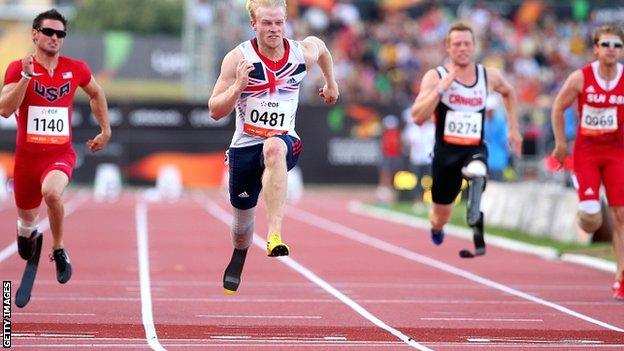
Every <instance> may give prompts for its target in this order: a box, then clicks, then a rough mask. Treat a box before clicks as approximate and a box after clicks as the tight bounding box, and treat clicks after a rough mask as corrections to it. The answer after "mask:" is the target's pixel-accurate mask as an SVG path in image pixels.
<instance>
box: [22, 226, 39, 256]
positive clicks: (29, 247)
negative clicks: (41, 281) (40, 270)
mask: <svg viewBox="0 0 624 351" xmlns="http://www.w3.org/2000/svg"><path fill="white" fill-rule="evenodd" d="M38 235H41V233H39V232H38V231H37V230H33V232H32V233H30V236H29V237H25V236H21V235H18V236H17V252H18V253H19V255H20V257H21V258H23V259H25V260H27V261H28V260H29V259H30V258H31V257H33V255H34V254H35V247H36V246H37V236H38Z"/></svg>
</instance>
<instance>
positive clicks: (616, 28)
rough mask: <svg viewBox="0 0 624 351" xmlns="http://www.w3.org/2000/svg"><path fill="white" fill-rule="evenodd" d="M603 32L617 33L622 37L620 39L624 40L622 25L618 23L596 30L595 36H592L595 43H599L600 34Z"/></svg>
mask: <svg viewBox="0 0 624 351" xmlns="http://www.w3.org/2000/svg"><path fill="white" fill-rule="evenodd" d="M603 34H613V35H617V36H618V37H620V40H622V41H624V31H622V27H620V26H616V25H604V26H602V27H599V28H598V29H596V30H595V31H594V36H593V38H592V39H593V41H594V45H598V40H600V36H601V35H603Z"/></svg>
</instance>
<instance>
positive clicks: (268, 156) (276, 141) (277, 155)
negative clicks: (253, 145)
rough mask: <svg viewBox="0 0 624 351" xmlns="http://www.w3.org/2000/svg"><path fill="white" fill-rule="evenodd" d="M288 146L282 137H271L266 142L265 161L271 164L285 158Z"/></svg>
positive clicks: (263, 150)
mask: <svg viewBox="0 0 624 351" xmlns="http://www.w3.org/2000/svg"><path fill="white" fill-rule="evenodd" d="M287 151H288V148H287V147H286V144H285V143H284V141H283V140H282V139H280V138H269V139H267V140H266V141H265V142H264V146H263V148H262V153H263V156H264V163H265V165H267V166H270V165H271V164H273V163H276V162H279V161H280V160H285V157H286V152H287Z"/></svg>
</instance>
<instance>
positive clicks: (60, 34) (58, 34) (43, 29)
mask: <svg viewBox="0 0 624 351" xmlns="http://www.w3.org/2000/svg"><path fill="white" fill-rule="evenodd" d="M37 30H38V31H39V32H41V33H43V35H45V36H46V37H52V36H53V35H54V34H56V37H57V38H59V39H63V38H65V37H66V36H67V32H66V31H64V30H56V29H52V28H48V27H41V28H39V29H37Z"/></svg>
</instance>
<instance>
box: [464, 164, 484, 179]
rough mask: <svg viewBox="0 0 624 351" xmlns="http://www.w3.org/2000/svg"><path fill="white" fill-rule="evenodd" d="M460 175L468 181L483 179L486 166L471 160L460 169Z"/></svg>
mask: <svg viewBox="0 0 624 351" xmlns="http://www.w3.org/2000/svg"><path fill="white" fill-rule="evenodd" d="M462 174H463V175H464V177H466V178H468V179H475V178H481V177H482V178H485V176H486V175H487V166H486V165H485V163H484V162H483V161H481V160H472V161H470V162H469V163H468V164H467V165H466V166H465V167H463V168H462Z"/></svg>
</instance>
